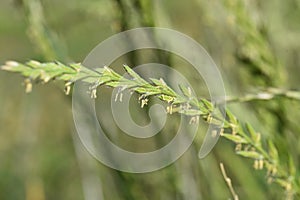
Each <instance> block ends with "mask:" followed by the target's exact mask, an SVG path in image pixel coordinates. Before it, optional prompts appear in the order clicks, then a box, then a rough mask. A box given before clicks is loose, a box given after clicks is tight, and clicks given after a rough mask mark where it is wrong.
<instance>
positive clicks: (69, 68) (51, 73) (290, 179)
mask: <svg viewBox="0 0 300 200" xmlns="http://www.w3.org/2000/svg"><path fill="white" fill-rule="evenodd" d="M2 69H3V70H7V71H11V72H15V73H19V74H22V75H23V76H25V77H26V80H29V82H28V83H27V84H31V82H32V81H38V82H44V83H46V82H48V81H50V80H52V79H58V80H63V81H65V82H66V94H69V92H70V88H69V87H70V86H71V84H70V83H74V82H75V81H83V82H86V83H88V84H91V86H92V87H90V88H91V91H90V93H91V97H92V98H96V97H97V95H96V90H97V87H98V86H101V85H106V86H110V87H121V88H122V90H121V92H122V91H123V90H125V89H128V90H131V91H134V92H137V93H138V94H139V95H140V98H139V99H140V100H141V107H144V105H146V104H147V102H148V98H149V97H151V96H156V97H157V98H159V99H160V100H162V101H165V102H166V103H167V104H168V108H167V110H168V113H170V114H172V113H175V112H178V113H181V114H184V115H187V116H190V117H191V122H193V123H197V122H198V119H199V118H202V119H203V120H204V121H205V122H207V123H208V124H216V125H218V124H221V123H222V121H221V120H220V119H222V116H220V115H216V114H213V113H215V112H213V111H214V110H216V109H218V108H217V107H215V106H214V105H213V104H212V103H211V102H209V101H208V100H206V99H197V98H196V97H195V96H193V94H192V92H191V90H190V89H189V88H187V87H185V86H183V85H180V89H181V91H182V93H183V95H181V94H178V93H176V92H175V91H174V90H173V89H172V88H170V87H169V86H168V85H167V84H166V83H165V81H164V80H163V79H160V80H157V79H153V78H152V79H150V80H151V82H147V81H146V80H145V79H143V78H141V77H140V76H139V75H138V74H137V73H136V72H134V70H132V69H131V68H130V67H128V66H127V65H124V69H125V71H126V72H127V73H128V75H129V77H128V78H127V77H126V76H121V75H119V74H118V73H116V72H115V71H113V70H112V69H111V68H109V67H104V68H98V69H95V70H91V69H88V68H86V67H84V66H82V65H80V64H71V65H64V64H62V63H59V62H55V63H53V62H50V63H40V62H37V61H29V62H27V63H26V64H21V63H18V62H15V61H8V62H6V64H5V65H4V66H3V67H2ZM27 87H28V85H27ZM27 87H26V88H27ZM30 88H31V86H30ZM26 91H28V92H29V90H28V89H26ZM270 91H273V92H274V91H275V92H274V93H276V94H279V95H280V96H284V95H282V94H283V92H282V91H281V90H276V89H273V90H270ZM278 91H280V92H278ZM293 92H294V93H296V91H293ZM285 93H288V92H285ZM271 95H273V94H271ZM258 96H259V95H258ZM285 96H287V95H285ZM287 97H290V96H287ZM296 97H297V95H296ZM252 99H255V98H252ZM267 99H271V98H267ZM264 100H266V98H264ZM173 108H176V109H173ZM226 113H227V118H226V119H225V121H224V128H222V130H221V136H223V137H224V138H226V139H227V140H229V141H232V142H233V143H234V144H236V153H237V154H238V155H240V156H243V157H247V158H251V159H253V160H254V168H255V169H257V170H262V169H266V170H267V177H268V180H269V181H272V182H275V183H278V184H279V185H280V186H282V187H283V188H284V189H285V190H286V192H287V194H289V195H292V196H293V195H294V194H299V193H300V191H299V189H298V187H297V186H298V185H299V183H298V180H299V179H298V177H296V173H295V171H296V170H295V167H294V164H293V163H292V159H290V165H289V167H286V166H284V165H282V164H281V163H280V159H279V155H278V151H277V148H276V147H275V145H274V143H273V142H272V141H271V140H268V145H267V146H265V145H263V142H262V140H261V134H260V133H257V132H256V131H255V130H254V128H253V127H252V126H251V125H250V124H249V123H246V124H245V127H243V125H242V124H241V123H240V122H239V121H238V120H237V118H236V117H235V116H234V115H233V114H232V113H231V112H230V111H229V110H227V111H226Z"/></svg>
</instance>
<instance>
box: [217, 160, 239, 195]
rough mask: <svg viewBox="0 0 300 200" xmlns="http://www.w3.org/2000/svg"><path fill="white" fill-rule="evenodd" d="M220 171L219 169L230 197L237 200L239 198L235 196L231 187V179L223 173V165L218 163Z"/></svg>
mask: <svg viewBox="0 0 300 200" xmlns="http://www.w3.org/2000/svg"><path fill="white" fill-rule="evenodd" d="M220 169H221V172H222V175H223V177H224V180H225V182H226V184H227V186H228V188H229V190H230V192H231V194H232V197H233V200H239V196H238V195H237V193H236V192H235V190H234V188H233V186H232V183H231V179H230V178H229V177H228V176H227V174H226V171H225V167H224V165H223V163H220Z"/></svg>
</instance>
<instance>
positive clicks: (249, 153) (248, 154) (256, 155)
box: [236, 151, 263, 159]
mask: <svg viewBox="0 0 300 200" xmlns="http://www.w3.org/2000/svg"><path fill="white" fill-rule="evenodd" d="M236 153H237V154H238V155H241V156H244V157H246V158H253V159H262V158H263V156H262V155H261V154H259V153H257V152H255V151H237V152H236Z"/></svg>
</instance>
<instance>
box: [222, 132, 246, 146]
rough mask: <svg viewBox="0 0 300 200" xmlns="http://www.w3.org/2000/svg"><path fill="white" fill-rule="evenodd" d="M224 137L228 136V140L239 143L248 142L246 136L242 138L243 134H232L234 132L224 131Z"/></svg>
mask: <svg viewBox="0 0 300 200" xmlns="http://www.w3.org/2000/svg"><path fill="white" fill-rule="evenodd" d="M222 136H223V137H225V138H227V139H228V140H231V141H233V142H235V143H238V144H247V143H248V142H247V140H245V139H244V138H242V137H241V136H239V135H232V134H228V133H223V134H222Z"/></svg>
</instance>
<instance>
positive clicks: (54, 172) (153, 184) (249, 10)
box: [0, 0, 300, 200]
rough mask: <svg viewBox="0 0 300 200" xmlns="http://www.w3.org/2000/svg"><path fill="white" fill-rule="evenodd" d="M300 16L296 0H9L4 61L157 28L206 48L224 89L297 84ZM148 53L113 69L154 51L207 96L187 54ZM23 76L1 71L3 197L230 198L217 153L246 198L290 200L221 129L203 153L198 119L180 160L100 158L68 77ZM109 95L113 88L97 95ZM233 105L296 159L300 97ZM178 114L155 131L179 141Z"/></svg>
mask: <svg viewBox="0 0 300 200" xmlns="http://www.w3.org/2000/svg"><path fill="white" fill-rule="evenodd" d="M299 20H300V1H299V0H286V1H279V0H272V1H271V0H267V1H259V0H247V1H246V0H221V1H218V0H212V1H205V0H190V1H172V0H164V1H159V0H153V1H151V0H85V1H79V0H64V1H59V0H2V1H0V52H1V53H0V63H1V64H3V63H5V61H7V60H17V61H19V62H26V61H28V60H30V59H35V60H39V61H54V60H59V61H61V62H65V63H69V62H81V61H82V60H83V59H84V58H85V56H86V55H87V54H88V53H89V52H90V51H91V50H92V49H93V48H94V47H95V46H96V45H97V44H99V43H100V42H101V41H103V40H105V39H106V38H108V37H109V36H111V35H113V34H114V33H117V32H120V31H123V30H127V29H131V28H135V27H142V26H158V27H166V28H172V29H175V30H178V31H180V32H182V33H185V34H187V35H189V36H190V37H192V38H193V39H195V40H196V41H198V42H199V43H200V44H201V45H203V47H205V49H206V50H207V51H208V52H209V54H210V55H211V56H212V58H213V59H214V61H215V62H216V64H217V65H218V67H219V69H220V71H221V73H222V75H223V78H224V81H225V86H226V91H227V94H228V95H231V96H240V95H244V94H246V93H248V92H256V91H258V90H259V89H261V88H265V87H279V88H290V89H299V83H300V80H299V72H300V68H299V64H300V55H299V54H300V40H299V38H300V23H299ZM142 54H143V52H139V53H138V54H135V55H128V57H127V58H124V59H123V60H122V59H119V60H118V61H116V63H115V65H114V66H113V68H115V69H116V70H117V71H118V70H120V71H122V69H121V68H120V65H121V64H122V63H123V62H124V60H126V62H127V63H129V64H130V65H132V66H134V65H136V64H140V63H142V62H143V61H145V60H146V61H149V60H151V59H150V58H152V59H155V61H157V62H161V63H165V64H169V65H170V66H172V67H174V68H176V69H177V70H179V71H180V70H181V71H182V73H183V74H184V75H185V76H186V78H187V79H188V80H190V81H191V84H192V85H193V86H194V89H195V90H196V93H197V94H198V96H204V97H206V94H207V91H206V87H204V86H203V84H202V83H203V82H201V77H195V75H194V73H193V72H192V71H189V70H186V68H185V67H184V66H185V65H186V63H184V62H182V61H180V60H178V59H176V58H173V59H172V57H171V56H168V55H167V54H165V53H164V52H154V53H153V52H152V53H149V52H145V55H146V56H144V57H143V56H142ZM153 55H162V56H153ZM199 80H200V81H199ZM22 83H23V78H22V77H20V76H19V75H15V74H10V73H8V72H4V71H0V105H1V106H0V199H1V200H2V199H3V200H10V199H12V200H19V199H20V200H21V199H26V200H46V199H47V200H51V199H64V200H68V199H70V200H80V199H86V200H94V199H95V200H96V199H97V200H100V199H109V200H110V199H112V200H115V199H116V200H118V199H125V200H133V199H138V200H150V199H151V200H152V199H163V200H168V199H170V200H174V199H177V200H181V199H184V200H191V199H205V200H206V199H212V200H215V199H216V200H218V199H220V200H221V199H229V198H232V197H231V194H230V191H229V189H228V187H227V185H226V183H225V181H224V178H223V176H222V174H221V171H220V167H219V163H220V162H223V163H224V165H225V168H226V171H227V174H228V176H229V177H230V178H231V179H232V183H233V187H234V188H235V190H236V192H237V194H238V195H239V197H240V199H243V200H244V199H249V200H252V199H257V200H260V199H261V200H264V199H284V198H285V190H284V189H282V188H281V187H279V186H278V185H276V184H274V183H270V184H269V183H267V180H266V171H265V170H254V168H253V160H251V159H246V158H242V157H240V156H238V155H236V154H235V152H234V148H235V146H234V145H233V144H232V143H231V142H230V141H227V140H225V139H223V138H221V139H220V140H219V142H218V144H217V145H216V147H215V148H214V150H213V151H212V152H211V153H210V154H209V156H207V157H206V158H205V159H202V160H199V159H198V156H197V153H198V150H199V148H200V145H201V141H202V138H203V133H204V132H205V129H206V126H205V124H204V123H202V122H200V130H199V134H198V135H197V138H196V139H195V142H194V144H193V145H192V147H191V148H189V150H188V151H187V152H186V153H185V154H184V155H183V156H182V157H181V158H180V159H179V160H178V161H177V162H176V163H174V164H172V165H170V166H168V167H166V168H164V169H162V170H159V171H156V172H152V173H147V174H129V173H123V172H119V171H116V170H113V169H110V168H108V167H106V166H104V165H102V164H101V163H99V162H98V161H96V160H94V159H93V158H92V157H91V156H90V155H89V154H88V153H87V152H86V150H85V149H84V148H83V146H82V145H81V143H80V141H78V138H77V136H76V133H75V130H74V125H73V121H72V120H73V118H72V110H71V99H70V97H68V96H66V95H65V94H64V92H63V84H64V83H60V82H54V83H49V84H43V85H34V89H33V92H32V93H30V94H25V92H24V87H23V86H22ZM110 93H111V90H109V89H106V90H104V91H103V93H102V96H104V97H105V96H109V95H110ZM136 98H138V97H136ZM107 99H108V100H109V98H107ZM101 101H104V100H101ZM133 101H134V99H133ZM98 103H99V104H101V102H100V100H99V102H98ZM133 104H134V103H133ZM137 106H139V105H137ZM229 108H230V109H231V110H233V112H234V113H235V114H236V115H237V116H238V117H239V119H240V120H241V121H245V122H250V123H252V124H253V125H254V127H255V128H256V129H257V130H258V131H260V132H261V134H262V137H263V139H271V140H272V141H274V142H275V144H276V147H277V148H278V149H279V153H280V156H281V158H282V160H281V162H282V163H283V164H284V163H286V162H287V160H288V157H289V156H290V157H292V158H293V160H294V165H295V167H296V169H298V168H299V163H300V162H299V159H300V157H299V152H300V140H299V131H300V125H299V123H298V121H299V117H300V116H299V115H300V114H299V111H300V107H299V103H298V102H296V101H292V100H287V99H275V100H273V101H267V102H266V101H254V102H250V103H236V104H231V105H229ZM145 110H146V111H147V108H145V109H144V111H143V109H141V108H139V107H138V108H132V112H133V115H136V114H134V113H142V114H143V116H144V118H139V117H136V118H135V119H136V120H139V119H140V120H141V121H140V122H139V123H142V124H143V123H147V120H148V118H147V112H145ZM106 112H107V114H103V113H106ZM101 113H102V114H103V115H104V119H103V117H102V119H103V123H104V124H105V123H106V126H107V129H112V130H116V131H119V133H118V135H117V136H114V138H113V140H114V141H115V142H119V143H120V144H122V145H124V146H126V144H127V145H128V143H124V140H123V137H122V136H121V135H122V132H121V131H120V130H119V129H117V128H116V127H115V125H114V124H113V121H112V120H111V115H110V114H109V110H106V111H102V112H101ZM143 119H145V120H144V121H143ZM171 120H172V119H171ZM172 123H173V124H172ZM175 123H176V119H174V121H173V122H172V121H171V122H170V123H169V128H170V129H166V131H164V132H163V133H161V136H160V137H158V138H155V140H158V141H156V142H157V144H160V145H161V143H162V144H164V143H167V141H169V140H170V139H171V138H172V134H173V131H172V130H173V129H172V127H173V128H174V127H176V126H174V124H175ZM201 133H202V134H201ZM168 134H169V135H168ZM127 139H128V138H127ZM122 142H123V143H122ZM126 142H128V141H127V140H126ZM150 142H154V141H150ZM130 144H131V143H130ZM135 145H136V146H135ZM150 146H151V144H150ZM143 147H144V146H143V145H142V146H141V145H138V143H137V142H136V141H134V143H133V144H132V145H130V148H131V150H134V149H138V150H143ZM298 175H299V173H298Z"/></svg>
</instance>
